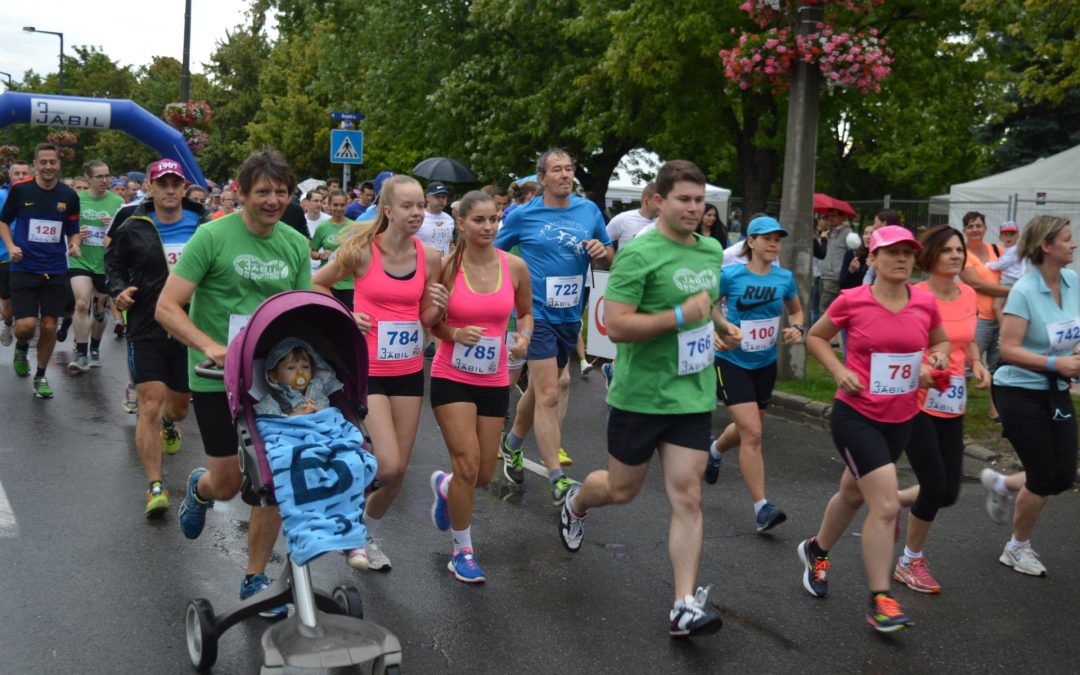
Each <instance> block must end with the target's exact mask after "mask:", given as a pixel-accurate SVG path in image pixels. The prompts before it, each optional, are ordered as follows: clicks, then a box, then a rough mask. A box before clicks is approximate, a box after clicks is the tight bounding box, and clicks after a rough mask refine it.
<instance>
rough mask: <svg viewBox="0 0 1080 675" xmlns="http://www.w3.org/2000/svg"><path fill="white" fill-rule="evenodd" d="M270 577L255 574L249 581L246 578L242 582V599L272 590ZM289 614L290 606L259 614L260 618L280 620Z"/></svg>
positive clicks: (282, 606) (274, 608)
mask: <svg viewBox="0 0 1080 675" xmlns="http://www.w3.org/2000/svg"><path fill="white" fill-rule="evenodd" d="M270 582H271V579H270V577H268V576H266V575H265V574H253V575H251V580H250V581H248V579H247V578H245V579H244V580H243V581H241V582H240V599H241V600H247V599H248V598H250V597H251V596H253V595H255V594H257V593H262V592H263V591H265V590H266V589H268V588H270ZM288 614H289V606H288V605H281V606H279V607H273V608H271V609H267V610H264V611H262V612H259V616H261V617H262V618H264V619H280V618H282V617H284V616H287V615H288Z"/></svg>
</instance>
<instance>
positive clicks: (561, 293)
mask: <svg viewBox="0 0 1080 675" xmlns="http://www.w3.org/2000/svg"><path fill="white" fill-rule="evenodd" d="M583 285H584V283H583V279H582V277H581V275H580V274H579V275H577V276H575V277H548V278H547V301H546V302H545V303H544V304H545V305H546V306H548V307H552V308H555V309H566V308H567V307H577V306H578V301H579V300H580V299H581V289H582V287H583Z"/></svg>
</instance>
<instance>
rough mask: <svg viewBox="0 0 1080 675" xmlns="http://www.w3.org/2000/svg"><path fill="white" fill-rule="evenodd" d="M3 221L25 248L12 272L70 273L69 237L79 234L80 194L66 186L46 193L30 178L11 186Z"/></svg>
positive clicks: (15, 241)
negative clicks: (68, 258) (68, 257)
mask: <svg viewBox="0 0 1080 675" xmlns="http://www.w3.org/2000/svg"><path fill="white" fill-rule="evenodd" d="M0 222H4V223H7V224H8V226H9V227H10V228H11V239H12V243H13V244H15V246H18V247H19V248H21V249H22V260H19V261H18V262H15V261H12V263H11V271H12V272H25V273H27V274H63V273H65V272H67V271H68V260H67V252H68V247H67V238H68V237H73V236H75V235H77V234H78V233H79V195H78V193H77V192H75V190H72V189H71V188H69V187H68V186H66V185H64V184H63V183H57V184H56V185H55V186H54V187H53V188H52V189H50V190H46V189H44V188H42V187H41V186H40V185H38V184H37V181H35V180H33V179H30V180H25V181H21V182H19V183H15V184H14V185H12V186H11V188H10V190H9V192H8V197H7V200H6V201H5V202H4V207H3V209H0Z"/></svg>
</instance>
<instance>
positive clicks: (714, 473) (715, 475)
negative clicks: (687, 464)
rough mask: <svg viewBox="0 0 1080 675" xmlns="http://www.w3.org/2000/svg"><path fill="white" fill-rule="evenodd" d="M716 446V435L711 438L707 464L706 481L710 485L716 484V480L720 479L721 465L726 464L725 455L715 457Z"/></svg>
mask: <svg viewBox="0 0 1080 675" xmlns="http://www.w3.org/2000/svg"><path fill="white" fill-rule="evenodd" d="M714 447H716V437H715V436H713V437H711V438H709V461H708V463H706V464H705V482H706V483H708V484H709V485H716V481H717V480H719V479H720V467H721V466H723V465H724V456H723V455H720V456H719V457H713V454H712V451H713V448H714Z"/></svg>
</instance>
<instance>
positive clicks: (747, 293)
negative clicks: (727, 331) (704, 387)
mask: <svg viewBox="0 0 1080 675" xmlns="http://www.w3.org/2000/svg"><path fill="white" fill-rule="evenodd" d="M798 295H799V290H798V289H797V288H796V287H795V277H794V276H793V275H792V274H791V271H790V270H786V269H784V268H782V267H777V266H775V265H771V266H770V267H769V272H768V273H767V274H754V273H753V272H751V271H750V268H748V267H747V266H746V265H727V266H726V267H724V268H723V269H722V270H721V271H720V296H721V297H726V298H727V317H726V318H727V320H728V321H730V322H731V323H733V324H735V325H736V326H741V327H742V330H743V343H742V344H741V345H740V346H739V348H737V349H732V350H729V351H723V352H716V356H717V357H718V358H721V359H724V360H725V361H728V362H730V363H734V364H735V365H737V366H739V367H740V368H746V369H747V370H755V369H757V368H764V367H765V366H767V365H769V364H771V363H773V362H775V361H776V343H777V342H779V341H780V339H781V338H782V336H783V334H782V332H781V330H782V329H781V327H780V321H779V319H780V316H781V314H783V311H784V303H785V302H789V301H791V300H794V299H795V298H796V297H798ZM748 321H754V322H758V323H755V324H749V325H744V322H748ZM768 343H772V344H771V345H770V346H768V347H764V346H763V345H764V344H768ZM747 345H750V346H751V347H752V348H753V347H757V349H754V350H753V351H746V350H745V349H744V347H746V346H747Z"/></svg>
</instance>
